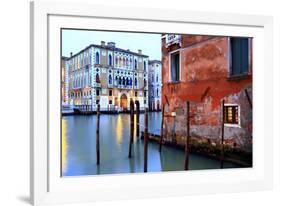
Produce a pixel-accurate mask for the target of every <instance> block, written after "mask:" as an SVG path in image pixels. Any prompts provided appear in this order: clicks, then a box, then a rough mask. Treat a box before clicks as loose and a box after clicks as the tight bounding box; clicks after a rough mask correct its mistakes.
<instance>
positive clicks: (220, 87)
mask: <svg viewBox="0 0 281 206" xmlns="http://www.w3.org/2000/svg"><path fill="white" fill-rule="evenodd" d="M162 41H163V42H162V43H163V44H162V45H163V46H162V54H163V55H162V63H163V74H162V78H163V95H162V101H163V103H164V104H165V113H166V114H168V115H169V114H171V112H175V113H176V117H167V118H165V121H164V133H165V136H164V139H165V140H166V141H171V142H174V143H177V144H184V140H185V137H186V128H187V120H186V116H187V114H186V102H187V101H190V116H191V118H190V135H191V137H192V138H194V139H197V140H198V141H208V142H211V143H212V144H218V143H219V142H220V140H221V128H222V123H221V119H222V112H221V110H222V109H221V101H222V99H225V103H226V104H228V103H229V104H230V103H231V104H237V105H239V106H240V127H229V126H225V127H224V128H225V129H224V130H225V131H224V138H225V144H228V145H230V146H233V147H239V148H241V149H243V150H245V151H249V152H250V151H251V150H252V109H251V107H250V104H249V102H248V99H247V96H246V94H245V89H247V91H248V94H249V96H250V99H252V75H251V74H250V75H248V76H247V77H246V78H243V79H239V80H230V79H229V44H228V37H210V36H198V35H197V36H192V35H183V36H182V45H181V47H179V46H178V45H173V46H171V47H170V48H166V47H165V46H164V45H165V39H163V40H162ZM174 50H179V51H180V59H181V62H180V67H181V69H180V70H181V71H180V82H179V83H169V75H170V74H169V64H170V62H169V54H170V52H172V51H174ZM250 71H251V69H250ZM168 103H169V105H168Z"/></svg>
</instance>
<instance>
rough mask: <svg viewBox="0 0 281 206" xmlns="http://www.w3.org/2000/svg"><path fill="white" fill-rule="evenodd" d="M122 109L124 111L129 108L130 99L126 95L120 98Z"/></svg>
mask: <svg viewBox="0 0 281 206" xmlns="http://www.w3.org/2000/svg"><path fill="white" fill-rule="evenodd" d="M120 107H121V108H122V109H123V110H127V108H128V98H127V96H126V94H122V96H121V97H120Z"/></svg>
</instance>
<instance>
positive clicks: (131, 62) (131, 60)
mask: <svg viewBox="0 0 281 206" xmlns="http://www.w3.org/2000/svg"><path fill="white" fill-rule="evenodd" d="M132 64H133V59H132V58H131V59H130V67H131V68H132Z"/></svg>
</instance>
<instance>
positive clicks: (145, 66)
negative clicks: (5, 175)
mask: <svg viewBox="0 0 281 206" xmlns="http://www.w3.org/2000/svg"><path fill="white" fill-rule="evenodd" d="M77 8H79V9H77ZM120 11H126V12H120ZM143 13H145V14H146V15H145V16H143ZM31 40H32V41H31V80H32V84H31V125H32V127H31V177H32V178H31V198H32V202H33V204H35V205H38V204H47V203H67V202H78V201H81V202H82V201H101V200H112V199H116V200H117V199H132V198H144V197H162V196H174V195H188V194H198V193H200V194H208V193H218V192H236V191H239V192H241V191H249V190H264V189H270V188H271V187H272V181H273V180H272V139H273V136H272V114H273V109H272V103H273V102H272V99H273V96H272V77H273V75H272V18H271V17H266V16H253V15H237V14H218V13H208V12H189V11H186V12H185V13H184V14H181V15H179V13H178V12H177V11H173V10H162V9H150V8H147V9H144V8H142V9H139V8H122V7H105V6H100V5H94V4H93V5H92V4H75V3H59V2H56V3H52V2H49V1H38V2H37V1H35V2H32V3H31Z"/></svg>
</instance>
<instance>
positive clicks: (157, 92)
mask: <svg viewBox="0 0 281 206" xmlns="http://www.w3.org/2000/svg"><path fill="white" fill-rule="evenodd" d="M156 95H157V97H159V91H158V88H157V89H156Z"/></svg>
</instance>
